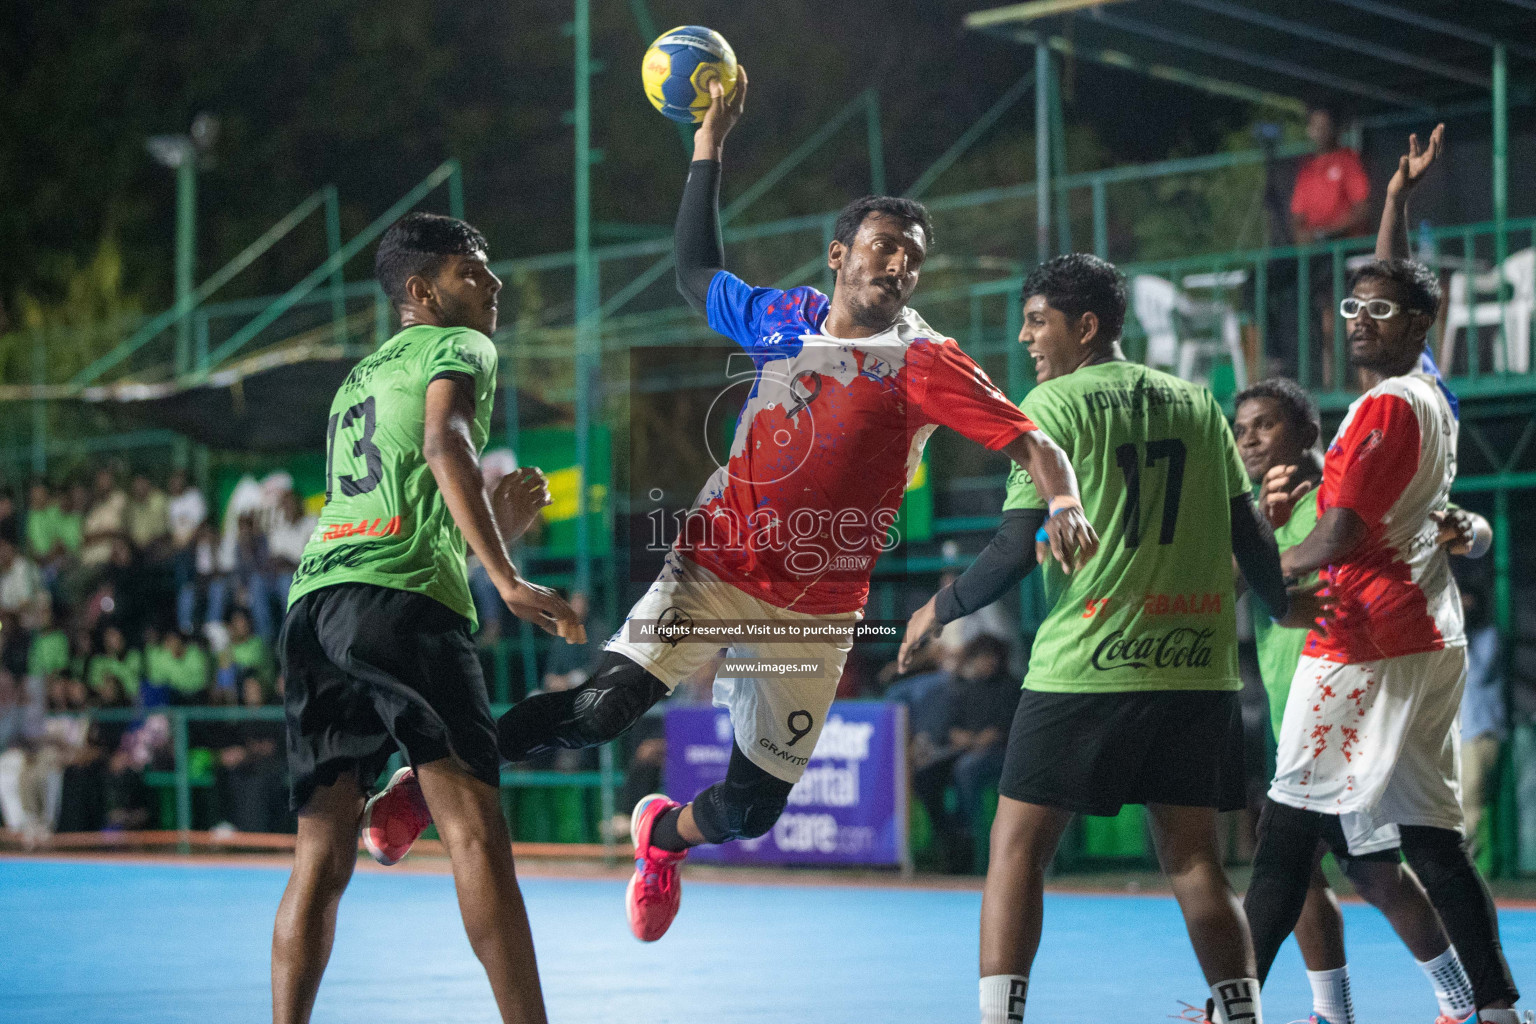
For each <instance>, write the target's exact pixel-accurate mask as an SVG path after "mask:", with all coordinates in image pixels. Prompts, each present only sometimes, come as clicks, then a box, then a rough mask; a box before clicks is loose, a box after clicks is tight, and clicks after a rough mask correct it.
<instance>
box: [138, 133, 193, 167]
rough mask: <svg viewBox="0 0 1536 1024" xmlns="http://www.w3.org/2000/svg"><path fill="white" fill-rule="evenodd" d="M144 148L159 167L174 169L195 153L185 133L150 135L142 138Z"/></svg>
mask: <svg viewBox="0 0 1536 1024" xmlns="http://www.w3.org/2000/svg"><path fill="white" fill-rule="evenodd" d="M144 148H145V149H147V150H149V155H150V156H152V157H154V158H155V163H157V164H159V165H160V166H161V167H169V168H170V169H171V170H173V171H174V170H176V169H177V168H179V167H181V165H182V164H185V163H187V162H188V161H190V160H191V159H192V157H193V156H194V155H195V154H196V153H197V148H196V147H195V146H194V145H193V144H192V140H191V139H190V138H189V137H187V136H185V135H151V136H150V137H149V138H147V139H145V140H144Z"/></svg>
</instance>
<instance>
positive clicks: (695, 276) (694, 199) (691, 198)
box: [672, 160, 725, 313]
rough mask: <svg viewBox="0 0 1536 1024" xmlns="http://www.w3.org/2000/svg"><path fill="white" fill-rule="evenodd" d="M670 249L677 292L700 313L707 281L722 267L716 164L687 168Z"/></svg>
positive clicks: (709, 162) (706, 162) (699, 162)
mask: <svg viewBox="0 0 1536 1024" xmlns="http://www.w3.org/2000/svg"><path fill="white" fill-rule="evenodd" d="M672 246H673V252H674V255H675V257H676V260H677V290H678V291H679V292H681V293H682V296H683V298H684V299H686V300H688V305H690V306H692V307H693V310H694V312H695V313H703V312H704V308H705V303H706V302H707V300H708V298H709V282H711V281H713V280H714V278H715V274H716V273H718V272H719V271H720V270H723V269H724V268H725V252H724V249H723V247H722V246H721V243H720V163H719V161H717V160H695V161H694V162H693V163H691V164H689V165H688V181H687V183H686V184H685V185H683V202H682V205H680V206H679V207H678V210H677V225H676V226H675V227H674V228H673V230H672Z"/></svg>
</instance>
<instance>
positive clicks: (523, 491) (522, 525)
mask: <svg viewBox="0 0 1536 1024" xmlns="http://www.w3.org/2000/svg"><path fill="white" fill-rule="evenodd" d="M551 500H552V499H551V498H550V496H549V481H548V480H547V479H545V477H544V473H543V471H541V470H539V469H536V468H534V467H533V466H524V467H523V468H522V469H514V470H513V471H512V472H510V473H508V474H507V475H506V476H504V477H502V478H501V480H500V481H499V482H498V483H497V484H496V489H495V490H494V491H492V492H491V511H492V512H494V513H495V514H496V525H497V526H499V527H501V534H502V539H504V540H505V541H506V542H507V543H508V544H510V543H512V542H513V541H514V540H517V538H519V537H521V536H522V535H523V534H525V533H527V532H528V527H530V526H532V525H533V521H534V519H535V518H536V517H537V516H538V514H539V510H540V509H542V508H545V507H547V506H548V505H549V503H550V501H551Z"/></svg>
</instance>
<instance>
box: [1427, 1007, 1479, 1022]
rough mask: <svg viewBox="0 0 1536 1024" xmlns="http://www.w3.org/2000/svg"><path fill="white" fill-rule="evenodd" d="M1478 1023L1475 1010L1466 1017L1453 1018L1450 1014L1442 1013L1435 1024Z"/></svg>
mask: <svg viewBox="0 0 1536 1024" xmlns="http://www.w3.org/2000/svg"><path fill="white" fill-rule="evenodd" d="M1476 1021H1477V1011H1476V1010H1473V1011H1472V1012H1471V1013H1469V1014H1467V1016H1465V1017H1452V1016H1451V1015H1450V1014H1446V1013H1442V1014H1441V1015H1440V1016H1438V1017H1436V1018H1435V1024H1476Z"/></svg>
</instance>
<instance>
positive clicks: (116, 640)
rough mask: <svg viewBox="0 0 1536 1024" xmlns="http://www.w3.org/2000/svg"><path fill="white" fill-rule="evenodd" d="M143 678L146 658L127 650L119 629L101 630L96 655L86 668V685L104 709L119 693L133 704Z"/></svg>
mask: <svg viewBox="0 0 1536 1024" xmlns="http://www.w3.org/2000/svg"><path fill="white" fill-rule="evenodd" d="M143 678H144V655H142V654H141V653H139V652H138V651H131V650H129V649H128V640H127V638H126V637H125V636H124V635H123V630H122V628H121V627H120V626H117V625H113V624H109V625H107V626H104V627H102V629H101V637H100V639H99V640H98V641H97V643H96V654H95V655H94V656H93V657H92V658H91V661H90V664H89V665H87V666H86V670H85V681H86V683H87V684H89V686H90V688H91V690H92V691H93V692H94V693H95V694H96V699H97V700H98V701H99V702H101V703H102V704H103V705H107V706H116V705H115V704H109V703H108V699H109V698H108V694H110V693H112V692H114V690H115V692H118V693H121V694H123V695H124V696H125V697H126V698H127V701H126V703H132V702H133V701H134V700H136V699H138V696H139V680H141V679H143Z"/></svg>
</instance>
